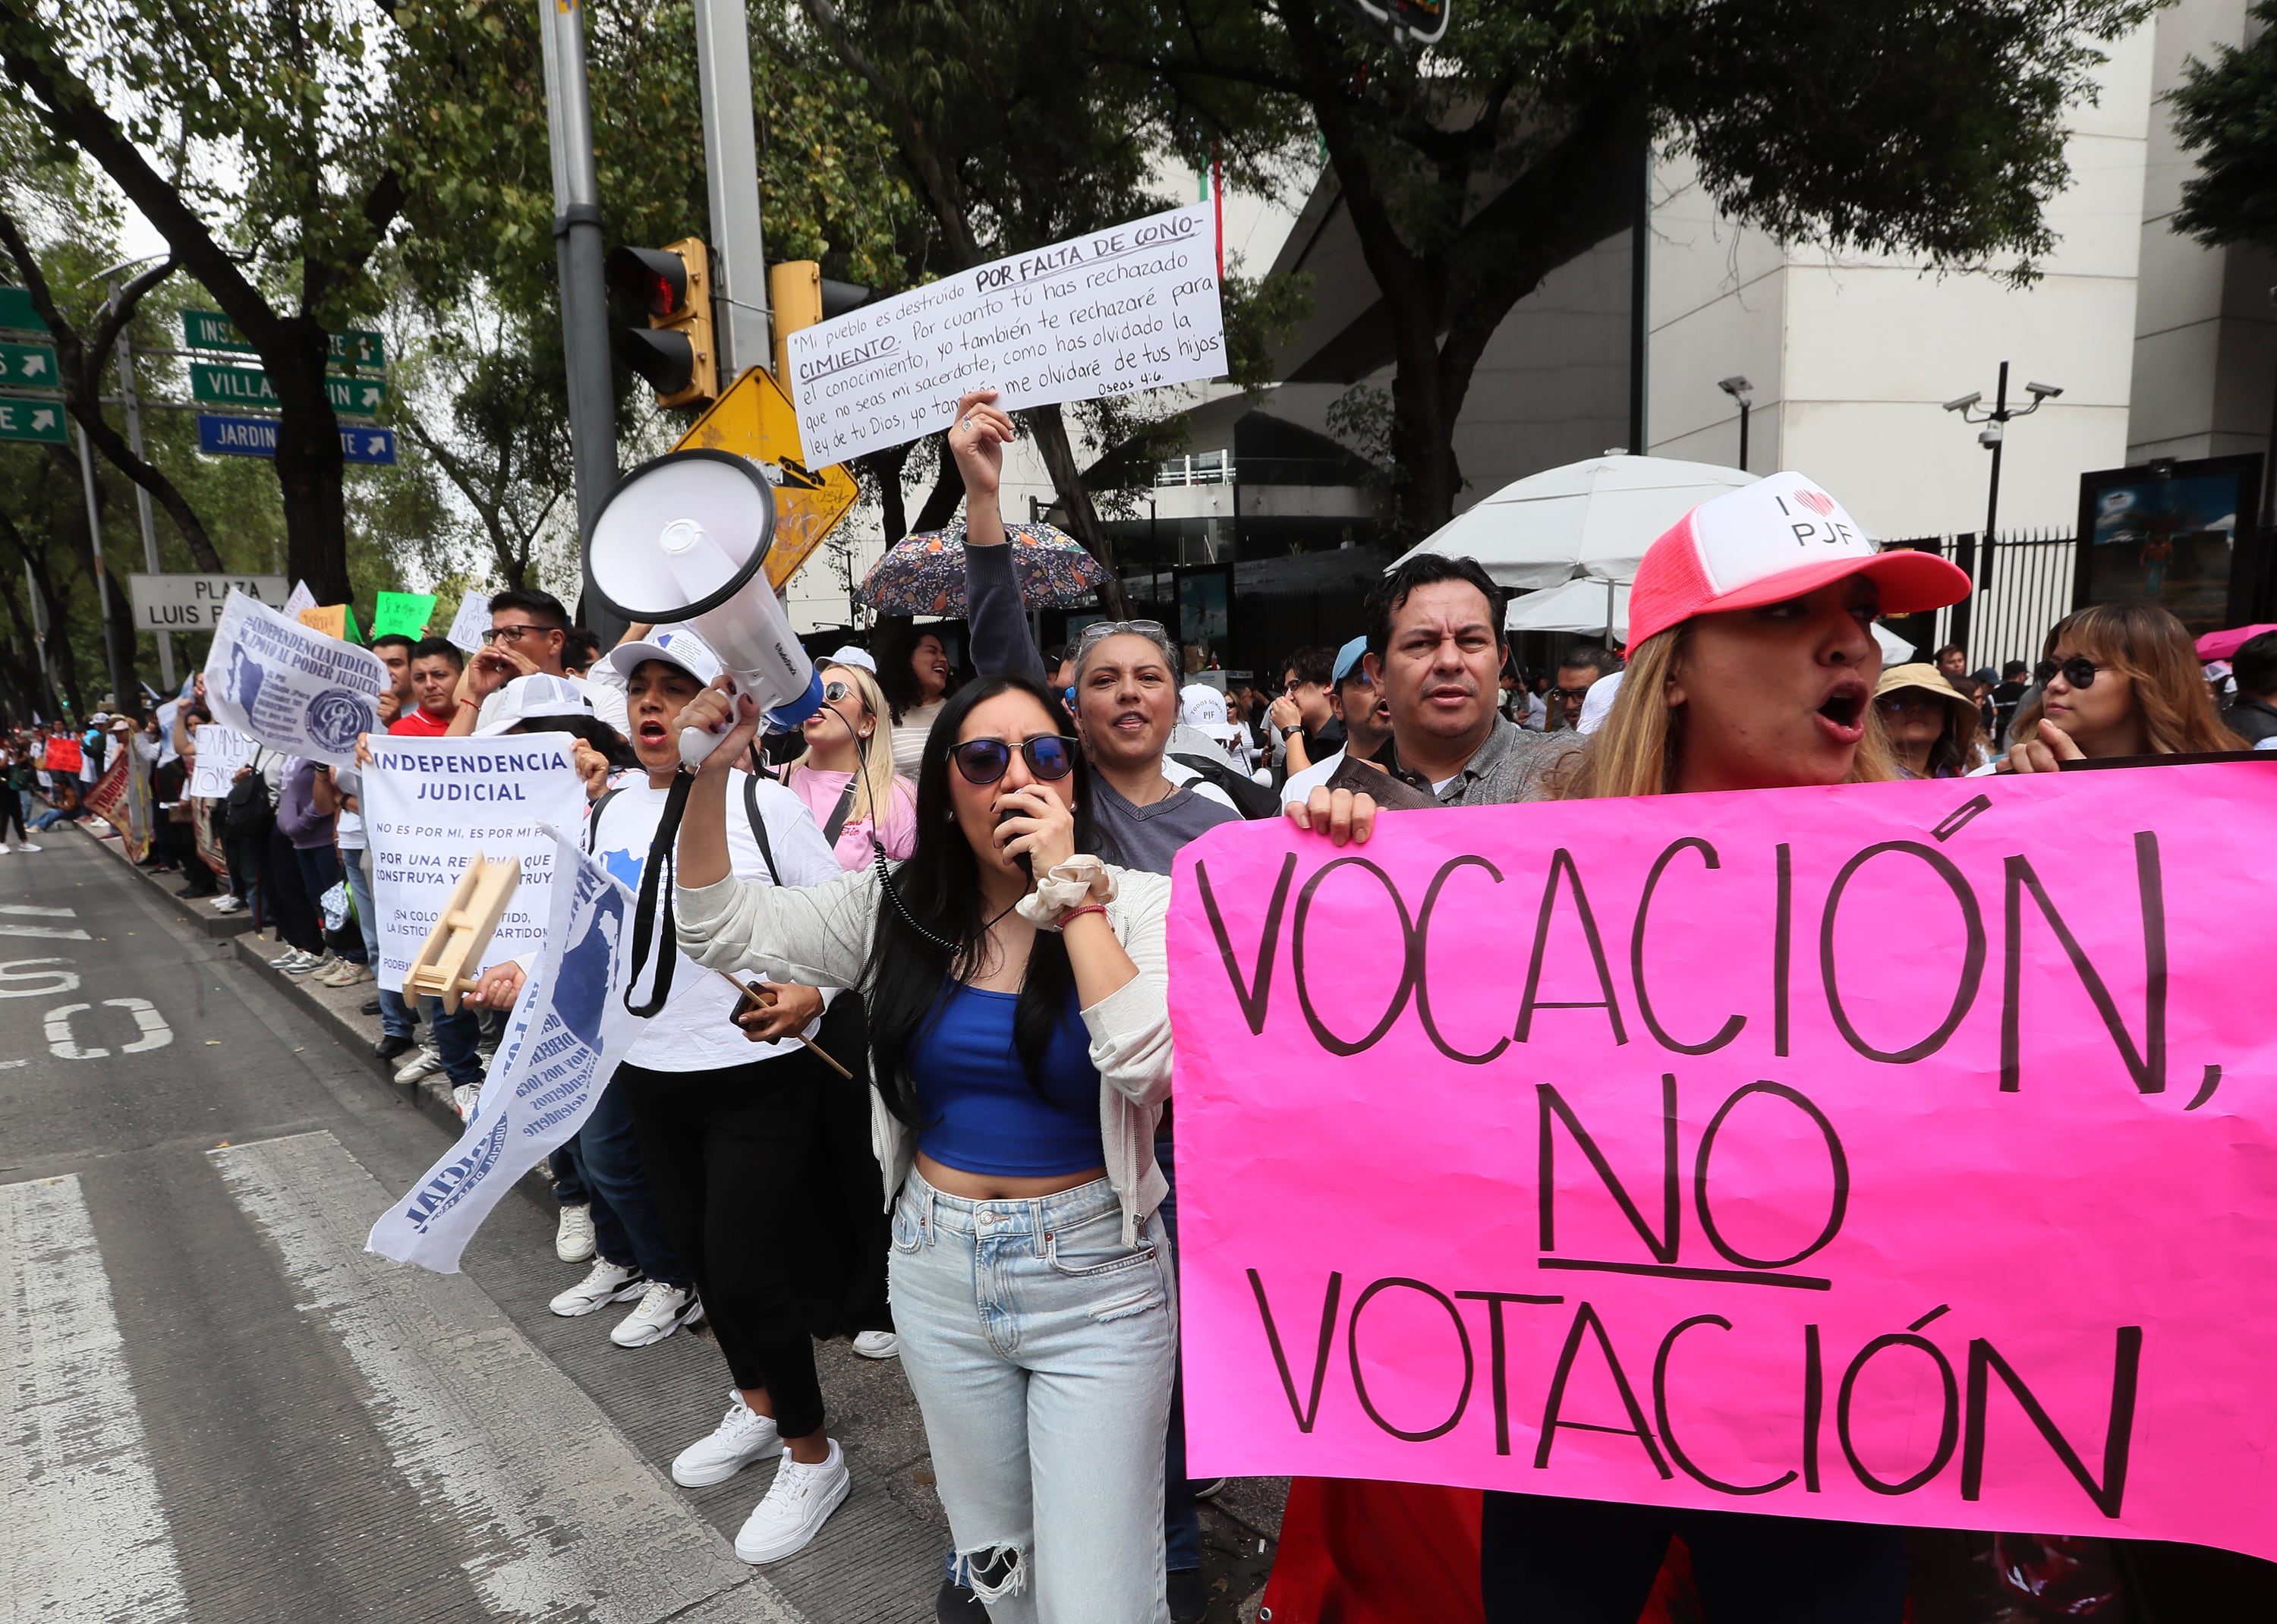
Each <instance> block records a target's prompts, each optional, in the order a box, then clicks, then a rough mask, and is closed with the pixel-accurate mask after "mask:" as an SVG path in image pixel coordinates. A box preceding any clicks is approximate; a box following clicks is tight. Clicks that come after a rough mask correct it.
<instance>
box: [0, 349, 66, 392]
mask: <svg viewBox="0 0 2277 1624" xmlns="http://www.w3.org/2000/svg"><path fill="white" fill-rule="evenodd" d="M0 384H11V385H13V386H14V387H16V388H18V389H61V388H62V387H63V380H62V379H61V378H59V377H57V375H56V353H55V351H54V350H52V349H50V347H49V346H48V345H44V344H5V343H0Z"/></svg>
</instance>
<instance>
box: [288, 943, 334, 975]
mask: <svg viewBox="0 0 2277 1624" xmlns="http://www.w3.org/2000/svg"><path fill="white" fill-rule="evenodd" d="M339 962H340V960H339V955H338V954H337V953H335V952H332V950H331V948H329V947H327V948H326V949H324V952H321V953H306V952H304V953H302V954H301V962H300V963H298V964H286V965H279V966H278V968H279V969H281V970H283V971H284V972H285V974H286V975H293V976H303V975H323V974H324V973H325V972H326V971H329V970H333V969H337V968H339Z"/></svg>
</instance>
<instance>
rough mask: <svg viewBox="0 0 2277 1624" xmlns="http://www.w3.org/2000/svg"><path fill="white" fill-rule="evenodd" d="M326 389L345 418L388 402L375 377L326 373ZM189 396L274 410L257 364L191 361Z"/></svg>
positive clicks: (272, 392)
mask: <svg viewBox="0 0 2277 1624" xmlns="http://www.w3.org/2000/svg"><path fill="white" fill-rule="evenodd" d="M324 390H325V392H326V393H327V394H329V395H331V398H332V410H333V411H335V412H338V413H340V414H343V415H345V416H348V417H371V416H375V415H377V414H378V412H379V410H380V408H381V407H382V406H385V405H386V404H387V384H386V383H385V382H384V381H383V380H381V379H378V378H348V377H339V376H327V377H326V378H325V379H324ZM190 398H192V399H193V400H195V401H197V402H198V403H199V404H200V405H202V406H265V407H267V408H268V409H269V410H270V411H272V412H273V411H275V410H276V409H277V391H275V390H273V389H271V388H270V387H269V375H268V374H267V373H265V372H263V371H262V370H261V368H258V367H224V366H219V365H217V364H216V363H215V362H212V361H206V360H195V361H192V362H191V363H190Z"/></svg>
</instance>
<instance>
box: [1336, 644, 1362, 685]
mask: <svg viewBox="0 0 2277 1624" xmlns="http://www.w3.org/2000/svg"><path fill="white" fill-rule="evenodd" d="M1366 653H1367V638H1366V637H1355V638H1353V639H1352V641H1350V642H1348V643H1346V644H1345V645H1344V647H1343V648H1341V649H1337V650H1336V672H1335V674H1334V675H1333V676H1331V677H1330V678H1329V680H1330V681H1331V682H1342V681H1343V680H1344V679H1345V678H1347V677H1349V676H1351V675H1352V672H1355V671H1357V670H1359V656H1361V655H1363V654H1366Z"/></svg>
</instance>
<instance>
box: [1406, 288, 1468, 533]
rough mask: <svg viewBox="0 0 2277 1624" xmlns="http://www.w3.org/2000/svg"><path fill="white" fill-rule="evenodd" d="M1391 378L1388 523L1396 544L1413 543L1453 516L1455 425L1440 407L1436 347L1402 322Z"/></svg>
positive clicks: (1457, 482) (1457, 478) (1458, 476)
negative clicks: (1395, 363)
mask: <svg viewBox="0 0 2277 1624" xmlns="http://www.w3.org/2000/svg"><path fill="white" fill-rule="evenodd" d="M1397 354H1398V360H1397V368H1396V370H1395V371H1394V372H1393V374H1392V378H1391V467H1392V486H1391V493H1392V524H1393V527H1394V530H1395V532H1396V542H1395V544H1396V545H1397V546H1399V547H1401V548H1403V549H1404V548H1406V547H1411V546H1413V545H1414V544H1415V543H1417V542H1420V541H1421V540H1422V539H1423V538H1424V537H1426V536H1428V535H1430V534H1431V533H1432V532H1433V531H1434V530H1436V529H1437V528H1438V527H1440V526H1442V525H1443V524H1445V523H1446V522H1447V521H1448V520H1451V519H1452V518H1453V517H1454V516H1455V497H1456V495H1457V493H1458V492H1459V491H1460V490H1461V489H1462V488H1463V475H1462V469H1461V468H1460V467H1459V466H1458V464H1457V462H1456V460H1455V445H1454V424H1453V421H1452V420H1451V416H1450V415H1449V414H1447V413H1446V412H1445V410H1444V409H1443V405H1442V401H1441V396H1442V394H1443V391H1442V390H1441V388H1440V386H1439V385H1440V377H1439V372H1440V368H1439V351H1438V346H1437V345H1436V344H1435V343H1434V342H1433V338H1432V335H1431V334H1429V333H1428V332H1424V333H1420V334H1418V333H1414V332H1411V331H1409V330H1406V329H1405V327H1404V326H1403V329H1402V330H1401V331H1400V333H1399V335H1398V346H1397Z"/></svg>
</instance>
